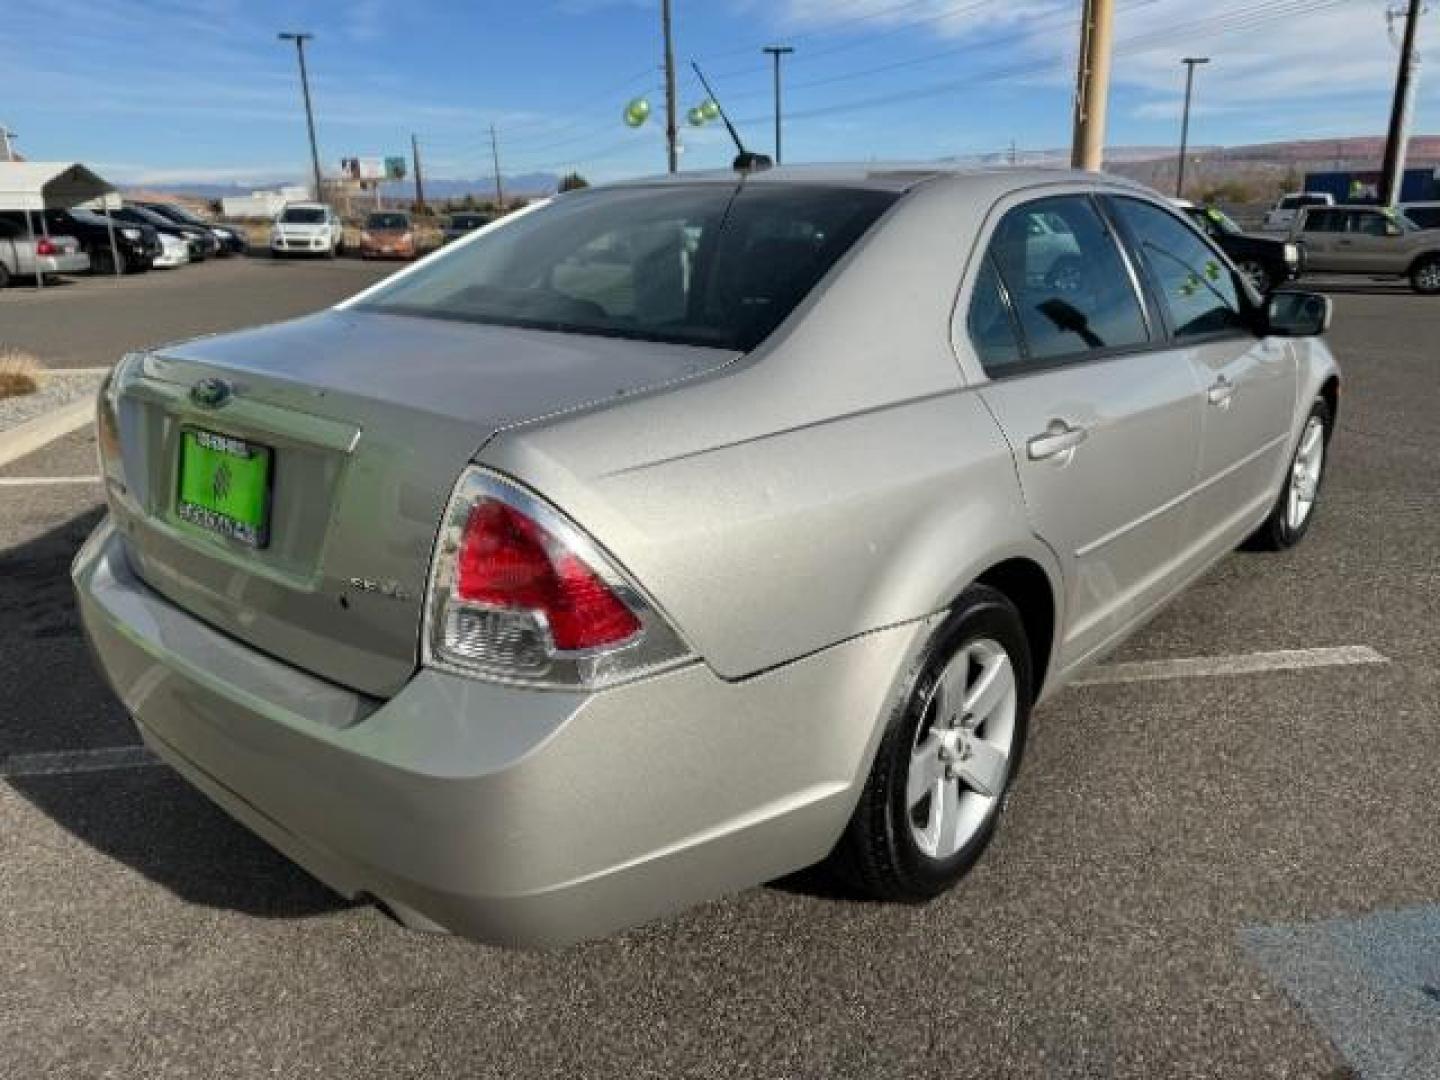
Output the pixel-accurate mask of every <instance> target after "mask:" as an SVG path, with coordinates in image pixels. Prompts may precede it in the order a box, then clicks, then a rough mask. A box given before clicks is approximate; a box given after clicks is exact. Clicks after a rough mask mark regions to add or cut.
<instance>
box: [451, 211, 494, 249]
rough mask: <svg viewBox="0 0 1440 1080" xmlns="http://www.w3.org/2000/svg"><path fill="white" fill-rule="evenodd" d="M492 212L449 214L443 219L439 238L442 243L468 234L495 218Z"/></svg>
mask: <svg viewBox="0 0 1440 1080" xmlns="http://www.w3.org/2000/svg"><path fill="white" fill-rule="evenodd" d="M495 217H496V215H494V214H470V213H466V214H451V215H450V216H449V217H448V218H446V219H445V230H444V234H443V236H442V238H441V242H442V243H446V244H449V243H452V242H454V241H456V240H459V239H460V238H461V237H462V236H468V235H469V234H470V233H472V232H474V231H475V230H476V229H483V228H484V227H485V226H486V225H489V224H490V223H491V222H492V221H494V220H495Z"/></svg>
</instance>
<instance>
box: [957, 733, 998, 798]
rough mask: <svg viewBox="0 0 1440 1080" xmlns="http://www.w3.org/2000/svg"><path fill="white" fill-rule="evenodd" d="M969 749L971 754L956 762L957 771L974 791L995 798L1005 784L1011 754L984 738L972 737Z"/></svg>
mask: <svg viewBox="0 0 1440 1080" xmlns="http://www.w3.org/2000/svg"><path fill="white" fill-rule="evenodd" d="M969 749H970V754H969V756H968V757H966V758H965V760H963V761H958V762H956V763H955V771H956V772H957V773H959V775H960V779H961V780H963V781H964V782H965V785H966V786H967V787H969V788H970V789H971V790H972V791H975V792H978V793H979V794H981V795H984V796H986V797H987V798H991V799H993V798H994V797H995V796H997V795H999V794H1000V791H1001V789H1002V788H1004V786H1005V768H1006V765H1007V764H1008V763H1009V760H1010V755H1009V754H1007V753H1006V752H1005V751H1004V750H1002V749H1000V747H998V746H995V745H994V744H993V743H988V742H986V741H985V740H984V739H971V740H970V743H969Z"/></svg>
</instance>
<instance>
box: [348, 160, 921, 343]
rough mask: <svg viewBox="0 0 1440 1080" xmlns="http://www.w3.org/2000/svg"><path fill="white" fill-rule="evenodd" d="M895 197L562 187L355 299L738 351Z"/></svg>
mask: <svg viewBox="0 0 1440 1080" xmlns="http://www.w3.org/2000/svg"><path fill="white" fill-rule="evenodd" d="M896 198H897V196H896V195H895V194H893V193H890V192H881V191H869V190H850V189H845V188H832V187H801V186H793V187H792V186H788V185H787V186H783V187H781V186H775V187H768V186H753V187H736V186H734V185H731V184H724V185H719V184H716V185H710V184H705V185H700V184H696V185H693V186H692V185H686V186H676V187H627V188H613V189H609V190H596V191H589V192H581V193H578V194H574V195H566V196H564V197H562V198H559V199H556V200H555V201H554V202H553V203H551V204H550V205H548V206H545V207H542V208H541V209H539V210H535V211H532V212H530V213H527V214H525V215H523V216H521V217H517V218H515V219H513V220H511V221H507V222H506V223H505V224H504V225H503V226H501V227H500V228H497V229H495V230H494V231H492V232H490V233H487V234H484V235H482V236H481V237H480V238H479V239H477V240H475V241H473V242H472V243H469V244H466V245H465V246H464V247H461V248H458V249H448V250H450V254H448V255H442V256H440V257H438V258H437V259H436V260H435V261H434V262H432V263H430V264H428V265H427V266H425V267H424V268H423V269H420V270H418V271H416V272H414V273H412V274H410V275H407V276H406V277H403V278H401V279H399V280H397V281H395V282H393V283H391V284H390V285H388V286H386V287H384V288H382V289H381V290H380V291H379V292H377V293H375V294H373V296H372V297H371V299H370V300H369V301H367V302H366V303H365V304H363V305H361V306H362V307H364V308H366V309H370V310H378V311H390V312H396V313H400V314H406V315H421V316H430V317H434V318H445V319H460V320H465V321H470V322H478V323H493V324H497V325H503V326H521V327H531V328H535V329H541V330H557V331H563V332H569V333H580V334H603V335H607V336H613V337H626V338H637V339H643V340H650V341H669V342H675V343H677V344H685V345H710V346H715V347H718V348H725V349H740V350H745V351H748V350H750V349H753V348H754V347H755V346H756V345H758V344H759V343H760V342H761V341H763V340H764V339H765V338H766V337H767V336H768V335H769V333H770V332H771V331H772V330H774V329H775V327H777V326H778V325H780V323H781V322H782V321H783V320H784V319H785V317H786V316H787V315H789V314H790V312H791V311H792V310H794V308H795V307H796V305H798V304H799V303H800V301H801V300H803V299H804V298H805V296H806V295H807V294H808V293H809V292H810V290H811V289H812V288H813V287H814V286H815V284H816V283H817V282H818V281H819V280H820V279H821V278H822V277H823V276H824V275H825V273H826V272H827V271H828V270H829V269H830V268H831V267H832V266H833V265H834V264H835V262H836V261H837V260H838V259H839V258H840V257H841V256H842V255H844V254H845V252H846V251H848V250H849V249H850V246H851V245H852V244H854V243H855V241H856V240H857V239H858V238H859V237H860V236H861V235H862V234H863V233H864V232H865V230H866V229H868V228H869V227H870V226H871V225H872V224H874V222H875V220H876V218H878V217H879V216H880V215H881V214H882V213H884V211H885V209H886V208H887V207H888V206H890V205H891V204H892V203H893V202H894V201H895V199H896Z"/></svg>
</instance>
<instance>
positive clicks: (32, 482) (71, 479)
mask: <svg viewBox="0 0 1440 1080" xmlns="http://www.w3.org/2000/svg"><path fill="white" fill-rule="evenodd" d="M98 483H100V477H98V476H0V487H44V486H45V485H46V484H98Z"/></svg>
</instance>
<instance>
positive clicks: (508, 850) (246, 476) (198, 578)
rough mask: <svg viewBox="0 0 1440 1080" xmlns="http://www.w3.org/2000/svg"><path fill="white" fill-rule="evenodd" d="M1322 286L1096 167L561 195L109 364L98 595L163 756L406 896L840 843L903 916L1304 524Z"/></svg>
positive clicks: (519, 924) (420, 902) (457, 895)
mask: <svg viewBox="0 0 1440 1080" xmlns="http://www.w3.org/2000/svg"><path fill="white" fill-rule="evenodd" d="M1329 314H1330V307H1329V302H1328V300H1326V299H1325V298H1324V297H1322V296H1318V295H1310V294H1305V293H1299V292H1279V293H1276V294H1274V295H1273V296H1272V297H1271V298H1270V299H1269V300H1268V301H1266V302H1264V303H1263V304H1262V303H1261V302H1260V300H1259V299H1258V297H1256V296H1255V295H1254V294H1253V293H1252V291H1251V290H1249V289H1248V288H1246V287H1245V286H1244V284H1243V282H1242V280H1241V279H1240V278H1239V277H1238V275H1237V274H1236V273H1235V271H1234V270H1233V269H1232V268H1231V267H1230V265H1229V263H1228V262H1227V261H1226V260H1225V258H1224V256H1223V255H1222V254H1221V253H1220V251H1219V250H1218V249H1217V248H1215V247H1214V246H1213V245H1212V243H1211V241H1210V240H1209V239H1208V238H1207V237H1205V236H1204V235H1202V234H1201V233H1200V232H1198V231H1197V230H1195V229H1194V228H1193V227H1192V226H1191V225H1190V224H1189V223H1188V222H1187V221H1186V220H1185V218H1183V217H1182V216H1181V215H1180V214H1179V213H1178V212H1177V211H1176V210H1175V209H1174V208H1172V207H1171V206H1169V205H1168V204H1167V203H1166V202H1165V201H1164V200H1163V199H1161V198H1159V197H1158V196H1155V195H1154V194H1152V193H1150V192H1149V191H1147V190H1145V189H1143V188H1140V187H1137V186H1134V185H1131V184H1129V183H1127V182H1124V181H1120V180H1110V179H1106V178H1101V177H1096V176H1093V175H1084V174H1071V173H1065V172H1041V171H1024V170H1020V171H1005V172H965V171H958V170H948V169H943V168H936V167H934V166H915V167H909V166H907V167H899V166H897V167H891V168H886V167H879V166H859V167H854V168H842V167H829V168H781V169H774V170H771V171H765V172H758V173H752V174H748V175H740V176H737V175H734V174H729V173H725V174H703V173H702V174H695V175H691V176H686V177H684V178H669V179H661V180H651V181H637V182H634V183H628V184H623V185H618V186H613V187H608V188H593V189H589V190H586V191H582V192H576V193H573V194H566V195H563V196H560V197H558V198H556V199H554V200H552V201H550V202H549V203H547V204H545V205H543V206H540V207H538V208H533V209H530V210H527V211H525V212H522V213H518V214H516V215H513V216H511V217H509V218H507V219H506V221H505V222H504V223H502V224H500V225H498V226H497V227H495V228H493V229H490V230H488V231H486V232H485V233H482V234H480V235H478V236H476V237H473V238H472V239H470V240H467V241H466V242H464V243H461V244H457V245H454V246H452V247H449V248H445V249H444V250H443V251H441V252H440V253H438V254H436V255H433V256H432V257H430V258H429V259H427V260H426V261H424V262H422V263H420V264H417V265H416V266H415V267H413V268H411V269H409V270H407V271H404V272H402V273H400V274H397V275H395V276H393V277H392V278H390V279H388V280H387V281H385V282H383V283H381V284H380V285H378V286H375V287H373V288H371V289H370V290H368V291H366V292H364V293H361V294H360V295H359V296H357V297H355V298H353V299H351V300H349V301H347V302H345V303H342V304H340V305H339V306H338V307H336V308H334V309H332V310H329V311H325V312H323V313H320V314H316V315H311V316H308V317H306V318H302V319H297V320H294V321H291V322H288V323H281V324H278V325H274V326H269V327H265V328H261V329H257V330H251V331H245V332H241V333H232V334H225V335H220V336H212V337H205V338H200V339H197V340H194V341H191V342H188V343H182V344H177V345H170V346H165V347H163V348H159V349H156V350H154V351H152V352H146V353H140V354H133V355H130V356H127V357H125V358H124V360H123V361H122V362H121V363H120V364H119V365H118V366H117V368H116V369H115V370H114V372H113V374H112V375H111V377H110V378H109V379H108V381H107V382H106V384H105V385H104V387H103V388H102V391H101V395H100V401H99V417H98V421H99V439H100V445H101V447H102V448H103V450H102V469H103V473H104V485H105V492H106V497H107V501H108V505H109V514H108V517H107V518H106V519H105V520H104V521H103V522H102V523H101V525H100V526H99V527H98V528H97V529H96V530H95V532H94V533H93V535H92V536H91V537H90V539H89V540H88V541H87V543H86V544H85V546H84V547H83V549H82V550H81V552H80V553H79V555H78V556H77V558H76V561H75V565H74V579H75V583H76V587H77V590H78V595H79V605H80V610H81V613H82V617H83V621H84V625H85V628H86V632H87V633H88V635H89V637H90V640H91V641H92V642H93V644H94V651H95V654H96V656H97V657H98V661H99V664H100V666H101V668H102V669H103V671H104V673H105V675H106V676H107V677H108V679H109V682H110V684H111V685H112V686H113V687H114V689H115V692H116V694H117V695H118V697H119V699H120V700H121V701H122V702H123V703H124V705H125V706H126V707H127V708H128V709H129V710H130V712H131V713H133V715H134V716H135V719H136V721H137V722H138V725H139V729H140V732H141V734H142V735H143V737H144V739H145V741H146V743H147V744H149V745H150V746H151V747H152V748H153V749H154V750H155V752H156V753H157V754H159V755H160V756H161V757H162V758H163V759H164V760H166V761H168V762H169V763H171V764H172V765H173V766H174V767H175V769H177V770H178V771H179V772H180V773H181V774H182V775H183V776H184V777H186V778H187V779H188V780H189V781H190V782H191V783H193V784H194V785H195V786H197V787H198V788H200V789H201V790H202V791H204V792H205V793H206V794H208V795H209V796H210V797H211V798H212V799H214V800H215V801H216V802H217V803H219V804H220V805H221V806H222V807H224V808H225V809H226V810H227V811H228V812H229V813H231V814H232V815H234V816H235V817H236V818H238V819H239V820H240V821H242V822H244V823H245V824H246V825H248V826H249V827H250V828H252V829H253V830H255V831H256V832H257V833H259V834H260V835H261V836H263V837H265V838H266V839H267V840H269V841H270V842H271V843H272V844H274V845H275V846H276V847H278V848H280V849H281V850H282V851H284V852H286V853H288V854H289V855H290V856H291V857H292V858H294V859H295V860H296V861H297V862H299V863H301V864H302V865H303V866H305V867H307V868H308V869H309V870H311V871H312V872H313V873H314V874H315V875H316V876H318V877H319V878H321V879H322V880H324V881H326V882H328V883H329V884H330V885H331V886H332V887H334V888H335V889H336V890H338V891H339V892H341V893H343V894H344V895H346V896H350V897H359V898H366V899H370V900H373V901H375V902H376V903H377V904H379V905H381V906H383V907H384V908H385V909H386V910H388V911H389V912H391V913H393V914H394V915H395V916H396V917H397V918H398V919H399V920H401V921H402V922H404V923H406V924H408V925H411V926H416V927H426V928H444V929H447V930H451V931H455V932H459V933H462V934H467V935H473V936H476V937H479V938H482V939H487V940H491V941H496V942H503V943H510V944H519V945H554V944H559V943H564V942H569V941H573V940H576V939H579V938H583V937H587V936H591V935H596V934H603V933H607V932H610V931H613V930H615V929H617V928H620V927H624V926H628V925H631V924H634V923H636V922H639V921H642V920H645V919H648V918H651V917H654V916H656V915H659V914H661V913H664V912H667V911H672V910H674V909H676V908H678V907H681V906H683V905H686V904H690V903H694V902H696V901H699V900H702V899H705V898H708V897H713V896H716V895H719V894H722V893H726V892H729V891H733V890H737V889H741V888H744V887H746V886H750V885H753V884H756V883H758V882H763V881H766V880H768V879H772V878H775V877H778V876H781V875H784V874H786V873H788V872H790V871H793V870H795V869H797V868H800V867H804V866H807V865H809V864H812V863H815V862H817V861H820V860H824V859H827V858H828V859H830V860H833V862H834V864H835V866H836V867H837V868H839V869H840V871H841V872H842V873H843V874H844V875H845V876H846V878H847V879H848V880H849V881H850V882H851V884H852V886H853V888H854V889H855V890H856V891H857V892H859V893H861V894H865V895H868V896H872V897H877V898H882V899H888V900H902V901H919V900H924V899H926V898H928V897H932V896H935V895H936V894H938V893H941V892H943V891H944V890H946V889H948V888H949V887H950V886H951V885H953V884H954V883H955V882H956V881H957V880H958V879H959V878H960V877H961V876H962V875H963V874H964V873H965V871H966V870H967V869H968V868H969V867H970V866H972V865H973V864H974V863H975V861H976V859H977V858H979V857H980V855H981V852H982V851H983V850H984V848H985V846H986V844H987V843H988V842H989V840H990V838H991V837H992V835H994V833H995V830H996V826H997V823H998V821H999V820H1000V817H1001V815H1002V813H1003V811H1004V808H1005V806H1006V794H1007V792H1008V791H1009V790H1010V789H1011V787H1012V785H1013V784H1014V783H1015V782H1016V778H1017V776H1018V772H1019V766H1020V762H1021V759H1022V756H1023V753H1024V749H1025V744H1026V738H1027V735H1028V727H1029V719H1030V716H1031V710H1032V709H1033V707H1034V706H1035V704H1036V703H1037V702H1039V701H1043V700H1044V699H1045V698H1046V697H1048V696H1050V695H1052V694H1054V693H1055V692H1056V691H1057V690H1058V689H1059V688H1060V687H1062V686H1064V685H1065V684H1066V683H1067V682H1068V681H1069V680H1071V679H1072V678H1074V677H1075V675H1076V674H1077V673H1079V672H1081V671H1083V670H1085V668H1086V667H1087V666H1088V665H1090V664H1093V663H1094V662H1095V661H1096V660H1097V658H1099V657H1102V656H1104V655H1105V654H1106V652H1107V651H1109V650H1111V649H1113V648H1114V647H1115V646H1116V645H1117V644H1118V643H1119V642H1121V641H1122V640H1123V639H1124V638H1125V637H1126V636H1127V635H1128V634H1130V633H1131V632H1132V631H1134V630H1135V629H1136V628H1137V627H1138V626H1140V625H1142V624H1143V623H1144V622H1145V621H1146V620H1147V619H1148V618H1150V617H1151V616H1152V615H1153V614H1154V613H1155V612H1156V611H1157V610H1158V609H1159V608H1160V607H1161V606H1163V605H1164V604H1165V603H1166V602H1167V601H1169V600H1170V599H1171V598H1172V597H1174V596H1175V594H1176V593H1177V592H1179V591H1180V590H1181V589H1183V588H1184V587H1185V586H1186V585H1187V584H1188V583H1189V582H1191V581H1193V580H1194V579H1195V578H1196V576H1197V575H1199V574H1201V573H1203V572H1204V571H1205V570H1206V568H1207V567H1209V566H1211V565H1212V564H1214V563H1215V562H1216V561H1217V560H1219V559H1222V558H1224V557H1225V555H1226V554H1227V553H1229V552H1230V551H1231V550H1232V549H1234V548H1235V547H1236V546H1237V545H1239V544H1241V543H1244V542H1247V541H1249V542H1250V543H1252V544H1254V545H1257V546H1261V547H1268V548H1272V549H1283V548H1289V547H1291V546H1292V545H1294V544H1296V543H1297V542H1298V541H1299V540H1300V539H1301V538H1302V537H1303V536H1304V535H1305V534H1306V531H1307V530H1308V529H1309V528H1310V525H1311V523H1312V521H1313V520H1314V518H1315V515H1316V507H1317V505H1318V500H1319V498H1320V494H1321V483H1322V480H1323V477H1324V469H1325V463H1326V461H1327V459H1328V457H1327V448H1328V445H1329V439H1330V434H1331V432H1332V430H1333V428H1334V424H1335V419H1336V416H1337V411H1338V409H1339V406H1340V389H1339V386H1340V384H1339V374H1338V371H1337V368H1336V365H1335V362H1334V360H1333V359H1332V357H1331V354H1330V352H1329V350H1328V349H1327V348H1326V346H1325V344H1324V342H1323V340H1322V338H1321V337H1320V336H1319V335H1320V334H1321V333H1322V332H1323V331H1324V329H1325V328H1326V325H1327V323H1328V320H1329ZM1032 797H1033V798H1035V799H1043V798H1045V792H1044V791H1043V790H1037V791H1035V792H1033V793H1032Z"/></svg>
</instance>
